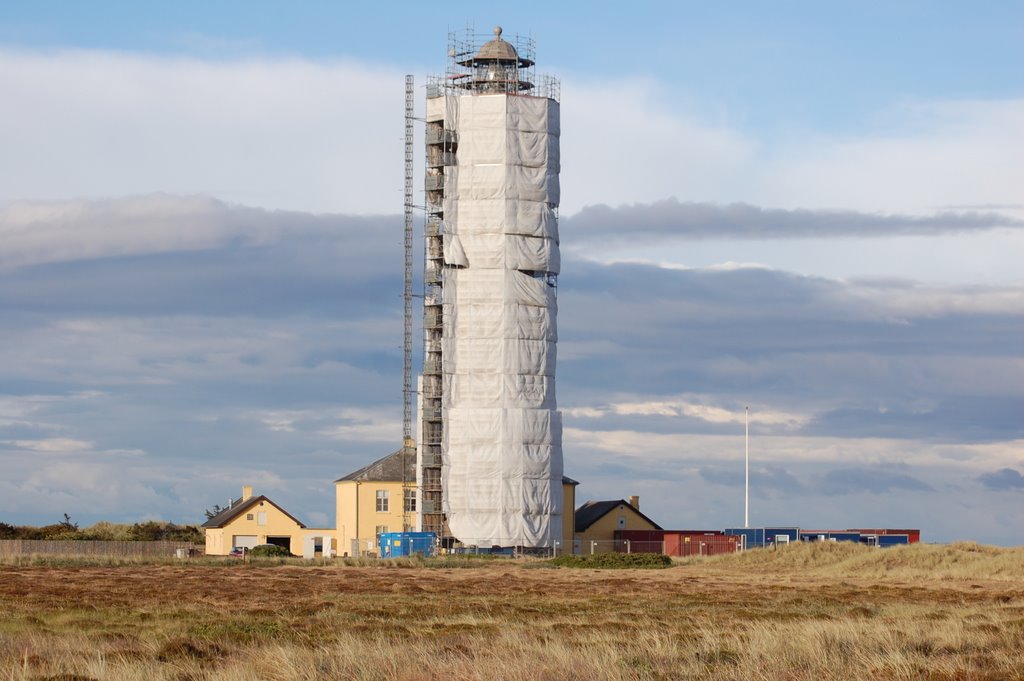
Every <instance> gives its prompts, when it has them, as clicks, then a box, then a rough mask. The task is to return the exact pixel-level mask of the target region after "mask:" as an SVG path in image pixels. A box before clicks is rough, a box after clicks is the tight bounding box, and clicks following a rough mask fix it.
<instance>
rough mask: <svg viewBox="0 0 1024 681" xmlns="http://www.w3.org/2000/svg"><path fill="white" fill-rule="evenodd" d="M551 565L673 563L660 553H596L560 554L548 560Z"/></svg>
mask: <svg viewBox="0 0 1024 681" xmlns="http://www.w3.org/2000/svg"><path fill="white" fill-rule="evenodd" d="M548 564H549V565H553V566H555V567H568V568H601V569H610V570H615V569H619V570H622V569H628V568H641V569H652V568H666V567H669V566H670V565H672V559H671V558H669V557H668V556H665V555H662V554H660V553H596V554H593V555H585V556H570V555H565V556H559V557H558V558H553V559H551V560H549V561H548Z"/></svg>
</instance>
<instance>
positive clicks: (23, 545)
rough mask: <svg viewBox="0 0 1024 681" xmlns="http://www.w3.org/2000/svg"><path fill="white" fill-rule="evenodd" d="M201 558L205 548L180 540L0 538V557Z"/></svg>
mask: <svg viewBox="0 0 1024 681" xmlns="http://www.w3.org/2000/svg"><path fill="white" fill-rule="evenodd" d="M179 549H182V550H184V552H185V553H184V555H185V556H201V555H203V554H204V553H205V550H206V547H205V546H203V545H201V544H190V543H188V542H180V541H93V540H88V539H0V558H7V557H14V556H32V555H37V556H115V557H131V558H136V557H137V558H147V557H174V556H177V555H179V554H178V550H179Z"/></svg>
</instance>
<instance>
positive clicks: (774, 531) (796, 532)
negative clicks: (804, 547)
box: [764, 527, 800, 544]
mask: <svg viewBox="0 0 1024 681" xmlns="http://www.w3.org/2000/svg"><path fill="white" fill-rule="evenodd" d="M777 537H786V539H783V540H782V541H791V542H798V541H800V528H799V527H766V528H764V538H765V543H767V544H772V543H775V542H776V541H777Z"/></svg>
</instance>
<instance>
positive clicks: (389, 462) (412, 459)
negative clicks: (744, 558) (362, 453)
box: [334, 449, 416, 482]
mask: <svg viewBox="0 0 1024 681" xmlns="http://www.w3.org/2000/svg"><path fill="white" fill-rule="evenodd" d="M403 452H404V449H399V450H398V451H395V452H392V453H390V454H388V455H387V456H385V457H384V458H382V459H377V460H376V461H374V462H373V463H371V464H370V465H369V466H363V467H362V468H360V469H359V470H357V471H353V472H351V473H349V474H348V475H346V476H344V477H342V478H338V479H337V480H335V481H334V482H349V481H357V482H368V481H370V480H372V481H374V482H402V480H403V477H402V463H403V462H402V459H403V456H402V453H403ZM404 458H405V462H404V463H405V477H404V480H405V481H406V482H416V455H415V454H413V453H411V452H410V454H409V455H408V456H406V457H404Z"/></svg>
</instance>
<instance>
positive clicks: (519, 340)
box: [417, 27, 572, 547]
mask: <svg viewBox="0 0 1024 681" xmlns="http://www.w3.org/2000/svg"><path fill="white" fill-rule="evenodd" d="M449 42H450V50H449V56H450V63H449V68H448V72H447V73H446V74H445V76H443V77H436V78H433V79H431V80H430V81H428V86H427V106H426V120H427V127H426V156H427V173H426V178H425V190H426V204H427V214H428V218H427V222H426V227H425V239H426V244H425V249H426V250H425V267H424V282H425V283H424V289H425V290H424V367H423V374H422V376H421V378H420V383H419V393H420V399H419V413H420V419H419V423H420V433H419V435H420V437H419V443H418V447H417V463H418V466H417V484H418V486H419V488H420V500H421V504H420V509H419V510H418V516H419V525H420V529H422V530H426V531H437V532H442V533H444V534H446V535H449V536H452V537H454V538H455V539H456V540H458V541H461V542H463V543H464V544H467V545H477V546H488V547H489V546H496V545H497V546H524V547H542V546H552V545H553V544H554V542H555V541H557V540H560V539H561V527H562V514H563V512H567V513H571V512H572V509H563V508H562V422H561V413H560V412H559V411H557V406H556V402H555V343H556V340H557V333H556V325H555V317H556V311H557V302H556V296H555V293H556V283H557V277H558V272H559V265H560V261H559V250H558V225H557V208H558V202H559V186H558V173H559V145H558V138H559V104H558V83H557V81H555V80H553V79H550V78H542V79H540V80H538V79H537V77H536V76H535V74H534V71H533V67H534V60H533V43H532V40H530V39H522V38H517V39H515V40H514V41H513V42H509V41H507V40H505V39H504V38H503V37H502V30H501V28H500V27H498V28H495V29H494V36H493V38H492V39H490V40H488V41H486V42H485V41H483V40H477V39H475V36H472V35H469V36H467V40H465V41H457V40H455V38H454V36H452V37H451V39H450V41H449Z"/></svg>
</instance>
